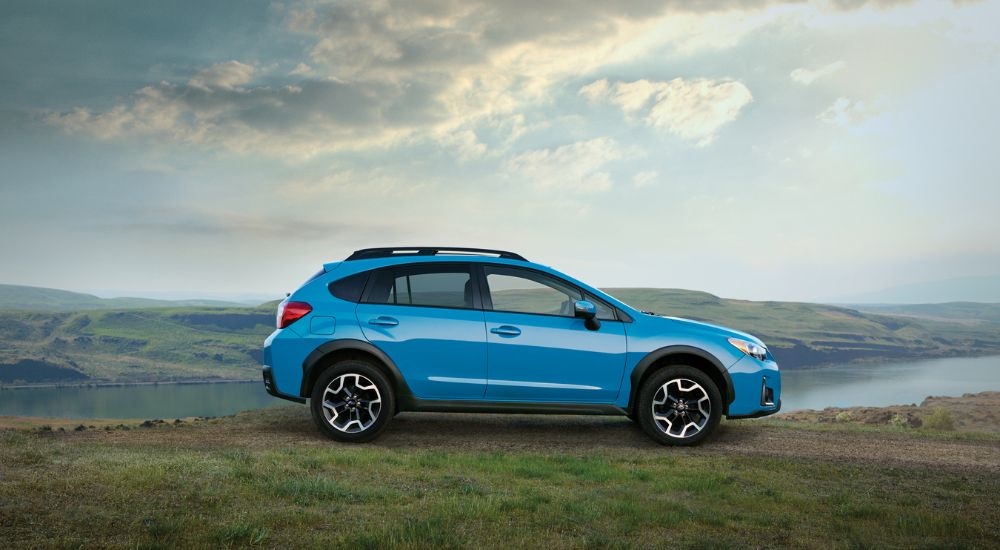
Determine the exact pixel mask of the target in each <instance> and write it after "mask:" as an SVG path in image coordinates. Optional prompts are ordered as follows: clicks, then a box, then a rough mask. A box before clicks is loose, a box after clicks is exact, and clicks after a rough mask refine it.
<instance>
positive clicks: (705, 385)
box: [638, 365, 722, 445]
mask: <svg viewBox="0 0 1000 550" xmlns="http://www.w3.org/2000/svg"><path fill="white" fill-rule="evenodd" d="M639 392H640V393H639V401H638V403H639V404H638V407H639V410H638V413H639V425H640V426H642V429H643V430H644V431H645V432H646V433H647V434H649V436H650V437H652V438H653V439H655V440H656V441H657V442H659V443H662V444H664V445H696V444H698V443H700V442H701V441H702V440H703V439H705V438H706V437H708V435H709V434H711V433H712V432H713V431H714V430H715V427H716V426H718V425H719V420H720V419H721V418H722V396H721V394H720V393H719V389H718V388H717V387H716V385H715V383H714V382H712V379H711V378H709V377H708V375H706V374H705V373H704V372H702V371H700V370H698V369H696V368H694V367H689V366H686V365H672V366H669V367H665V368H663V369H660V370H658V371H656V372H655V373H653V375H652V376H650V377H649V378H648V379H647V380H646V382H645V383H644V384H643V385H642V387H641V388H640V389H639Z"/></svg>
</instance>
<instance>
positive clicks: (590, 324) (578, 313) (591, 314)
mask: <svg viewBox="0 0 1000 550" xmlns="http://www.w3.org/2000/svg"><path fill="white" fill-rule="evenodd" d="M573 316H574V317H576V318H577V319H583V320H584V322H583V326H585V327H587V330H597V329H599V328H601V322H600V321H598V320H597V306H595V305H594V303H593V302H591V301H588V300H577V301H576V302H575V303H574V304H573Z"/></svg>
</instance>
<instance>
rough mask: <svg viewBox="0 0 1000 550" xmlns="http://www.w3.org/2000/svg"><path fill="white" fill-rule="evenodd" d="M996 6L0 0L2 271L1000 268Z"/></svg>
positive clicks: (890, 278)
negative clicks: (480, 265) (455, 253)
mask: <svg viewBox="0 0 1000 550" xmlns="http://www.w3.org/2000/svg"><path fill="white" fill-rule="evenodd" d="M998 27H1000V2H995V1H993V2H990V1H981V2H975V1H960V2H954V3H952V2H944V1H912V2H911V1H906V0H873V1H865V0H818V1H789V2H782V1H758V0H718V1H712V0H705V1H699V2H690V1H662V2H651V1H620V2H607V1H604V0H601V1H591V0H573V1H548V2H537V1H532V2H527V1H524V0H508V1H502V2H490V1H482V2H477V1H474V0H455V1H448V0H443V1H437V0H401V1H383V0H366V1H357V2H350V1H333V2H328V1H312V0H307V1H288V2H261V1H252V0H251V1H247V0H238V1H236V0H234V1H214V2H182V1H158V2H135V1H133V0H122V1H101V0H97V1H93V2H74V1H70V0H65V1H45V2H42V1H38V0H7V1H5V2H3V3H0V231H2V234H3V238H2V239H0V258H2V260H0V283H7V284H23V285H32V286H43V287H53V288H62V289H68V290H76V291H87V292H97V293H101V294H103V295H145V296H161V297H162V296H176V297H203V296H216V297H237V296H261V297H270V296H280V295H283V294H284V293H285V292H287V291H291V290H294V288H295V287H297V286H298V285H299V284H300V283H301V282H302V281H303V280H305V279H306V278H308V277H309V276H310V275H311V274H312V273H314V272H315V271H317V269H319V267H320V266H321V265H322V264H323V263H324V262H329V261H335V260H339V259H342V258H344V257H346V256H347V255H348V254H349V253H350V252H351V251H353V250H355V249H359V248H365V247H373V246H413V245H443V246H474V247H487V248H500V249H507V250H512V251H516V252H519V253H521V254H522V255H524V256H526V257H527V258H528V259H530V260H533V261H537V262H539V263H543V264H546V265H550V266H552V267H555V268H556V269H559V270H561V271H564V272H566V273H569V274H571V275H573V276H575V277H577V278H580V279H583V280H585V281H587V282H589V283H591V284H594V285H596V286H601V287H635V286H647V287H664V288H687V289H695V290H703V291H707V292H711V293H713V294H717V295H720V296H725V297H731V298H744V299H755V300H804V301H820V300H831V299H836V298H837V297H840V296H848V295H852V294H859V293H865V292H871V291H875V290H878V289H881V288H888V287H892V286H896V285H912V284H919V283H924V282H928V281H935V280H941V279H954V278H962V277H966V278H968V277H985V276H995V275H997V274H1000V215H998V207H1000V175H998V174H1000V167H998V164H997V157H998V151H1000V149H998V146H997V139H998V137H1000V93H997V90H1000V33H997V32H996V29H997V28H998Z"/></svg>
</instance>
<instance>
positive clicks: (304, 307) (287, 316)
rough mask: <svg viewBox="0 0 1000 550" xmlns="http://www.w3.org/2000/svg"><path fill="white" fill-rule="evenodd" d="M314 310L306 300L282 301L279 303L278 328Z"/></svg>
mask: <svg viewBox="0 0 1000 550" xmlns="http://www.w3.org/2000/svg"><path fill="white" fill-rule="evenodd" d="M312 310H313V308H312V306H311V305H309V304H307V303H305V302H287V301H286V302H281V303H280V304H278V328H285V327H287V326H288V325H290V324H292V323H294V322H295V321H298V320H299V319H301V318H303V317H305V316H306V315H308V314H309V312H310V311H312Z"/></svg>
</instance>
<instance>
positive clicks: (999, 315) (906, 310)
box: [852, 302, 1000, 329]
mask: <svg viewBox="0 0 1000 550" xmlns="http://www.w3.org/2000/svg"><path fill="white" fill-rule="evenodd" d="M852 307H853V308H854V309H857V310H859V311H866V312H871V313H881V314H889V315H905V316H908V317H919V318H923V319H943V320H954V321H973V322H979V321H984V322H988V323H995V324H1000V304H980V303H977V302H947V303H944V304H863V305H856V306H852ZM998 329H1000V327H998Z"/></svg>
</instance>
